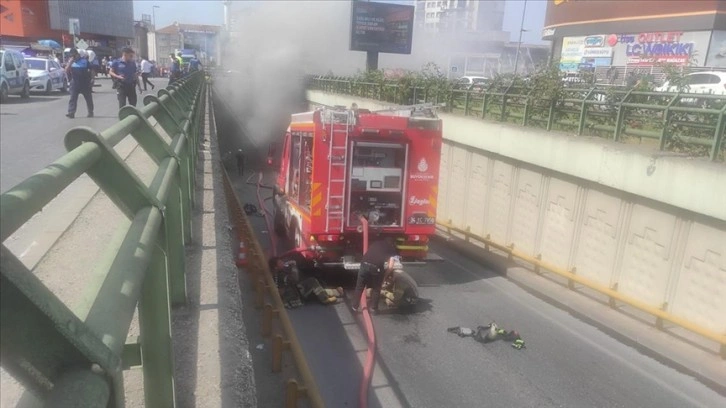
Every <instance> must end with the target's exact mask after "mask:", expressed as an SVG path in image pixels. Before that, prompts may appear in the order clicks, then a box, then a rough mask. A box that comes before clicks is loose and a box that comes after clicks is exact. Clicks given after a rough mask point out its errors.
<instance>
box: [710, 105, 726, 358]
mask: <svg viewBox="0 0 726 408" xmlns="http://www.w3.org/2000/svg"><path fill="white" fill-rule="evenodd" d="M725 133H726V105H724V107H723V108H722V109H721V113H719V114H718V121H717V122H716V131H715V132H714V135H713V144H712V145H711V154H710V155H709V156H710V159H711V161H715V160H716V159H717V158H718V152H719V150H721V144H723V139H724V137H726V135H724V134H725ZM722 350H726V346H723V347H722Z"/></svg>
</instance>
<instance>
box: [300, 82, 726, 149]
mask: <svg viewBox="0 0 726 408" xmlns="http://www.w3.org/2000/svg"><path fill="white" fill-rule="evenodd" d="M309 88H310V89H317V90H321V91H325V92H332V93H342V94H348V95H355V96H360V97H364V98H370V99H377V100H381V101H385V102H390V103H395V104H398V105H413V104H418V103H428V102H430V103H435V104H443V105H444V108H443V109H444V110H445V111H448V112H451V113H457V114H462V115H465V116H473V117H478V118H482V119H484V118H488V119H494V120H499V121H503V122H512V123H517V124H520V125H522V126H532V127H540V128H543V129H546V130H548V131H550V130H564V131H575V132H576V133H577V135H588V136H598V137H606V138H612V139H613V140H616V141H621V142H631V141H633V139H634V138H637V140H638V142H640V143H644V142H646V143H647V142H648V141H649V140H650V141H652V142H651V143H652V144H653V146H654V147H657V148H658V149H660V150H671V151H685V152H688V153H689V154H691V155H697V156H708V157H709V158H710V159H711V160H713V161H716V160H721V161H723V160H724V159H725V158H724V156H725V155H726V146H725V144H724V138H725V137H726V136H724V134H725V133H726V96H725V95H711V94H689V93H680V92H679V93H667V92H640V91H633V90H626V89H620V88H614V87H608V88H564V90H563V93H564V95H563V97H562V98H560V99H557V100H550V99H544V98H542V97H540V96H538V95H536V94H534V92H533V91H532V90H531V89H527V88H525V87H515V86H508V87H504V88H495V87H494V86H490V87H489V88H488V89H486V90H456V89H454V90H451V89H447V90H438V89H433V88H425V87H417V86H408V85H402V84H399V83H395V82H391V83H370V82H359V81H355V80H351V79H349V78H325V77H314V78H312V79H311V81H310V83H309ZM644 139H645V140H644Z"/></svg>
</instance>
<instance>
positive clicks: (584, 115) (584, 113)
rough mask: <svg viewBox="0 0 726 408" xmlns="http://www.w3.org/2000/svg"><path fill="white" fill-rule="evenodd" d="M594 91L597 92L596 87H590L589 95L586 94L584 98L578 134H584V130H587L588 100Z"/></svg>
mask: <svg viewBox="0 0 726 408" xmlns="http://www.w3.org/2000/svg"><path fill="white" fill-rule="evenodd" d="M593 92H595V88H590V90H589V91H588V92H587V95H585V97H584V98H583V99H582V105H581V106H580V121H579V122H578V124H577V136H582V132H583V131H584V130H585V120H586V119H587V100H588V99H589V98H590V95H592V93H593Z"/></svg>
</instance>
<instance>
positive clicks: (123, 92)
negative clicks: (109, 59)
mask: <svg viewBox="0 0 726 408" xmlns="http://www.w3.org/2000/svg"><path fill="white" fill-rule="evenodd" d="M121 53H122V56H121V58H120V59H117V60H115V61H114V62H113V63H112V64H111V78H113V79H115V80H116V81H118V82H117V86H118V88H117V89H116V95H117V96H118V108H119V109H121V108H123V107H124V106H126V102H127V101H128V104H129V105H131V106H136V86H137V84H139V78H138V67H137V66H136V61H134V50H132V49H131V48H128V47H127V48H124V49H123V50H121Z"/></svg>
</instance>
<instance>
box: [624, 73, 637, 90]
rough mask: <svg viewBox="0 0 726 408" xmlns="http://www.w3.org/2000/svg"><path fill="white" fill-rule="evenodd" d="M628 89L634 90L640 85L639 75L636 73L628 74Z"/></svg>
mask: <svg viewBox="0 0 726 408" xmlns="http://www.w3.org/2000/svg"><path fill="white" fill-rule="evenodd" d="M625 81H626V84H627V85H628V88H633V87H635V85H636V84H637V83H638V75H637V74H636V73H635V71H630V72H628V77H627V78H626V79H625Z"/></svg>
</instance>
